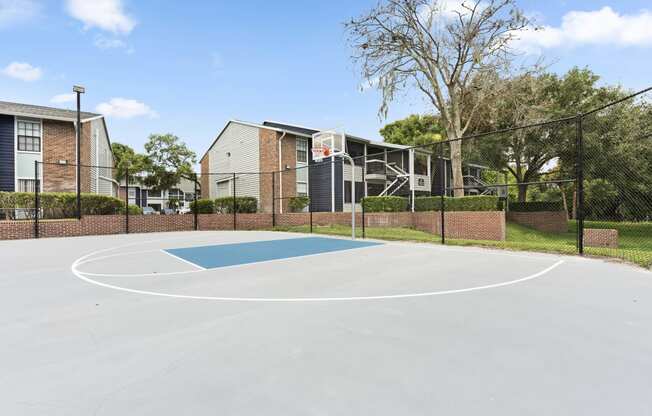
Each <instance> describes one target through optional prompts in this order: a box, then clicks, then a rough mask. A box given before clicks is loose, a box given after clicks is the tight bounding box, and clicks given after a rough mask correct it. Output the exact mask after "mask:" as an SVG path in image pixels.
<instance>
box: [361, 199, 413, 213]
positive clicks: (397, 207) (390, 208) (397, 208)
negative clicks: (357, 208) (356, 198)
mask: <svg viewBox="0 0 652 416" xmlns="http://www.w3.org/2000/svg"><path fill="white" fill-rule="evenodd" d="M362 209H364V211H365V212H401V211H407V209H408V199H407V198H403V197H401V196H368V197H365V198H362Z"/></svg>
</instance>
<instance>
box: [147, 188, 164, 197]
mask: <svg viewBox="0 0 652 416" xmlns="http://www.w3.org/2000/svg"><path fill="white" fill-rule="evenodd" d="M147 196H149V197H151V198H160V197H161V191H160V190H159V189H150V190H149V191H147Z"/></svg>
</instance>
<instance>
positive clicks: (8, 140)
mask: <svg viewBox="0 0 652 416" xmlns="http://www.w3.org/2000/svg"><path fill="white" fill-rule="evenodd" d="M14 155H15V153H14V117H13V116H7V115H2V114H0V191H5V192H13V191H14V182H15V181H14V179H15V178H14V163H15V161H14V157H15V156H14Z"/></svg>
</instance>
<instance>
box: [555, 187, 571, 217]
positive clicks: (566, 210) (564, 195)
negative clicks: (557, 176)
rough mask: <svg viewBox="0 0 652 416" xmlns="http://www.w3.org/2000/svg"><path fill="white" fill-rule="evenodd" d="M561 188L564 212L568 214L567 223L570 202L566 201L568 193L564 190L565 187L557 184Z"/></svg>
mask: <svg viewBox="0 0 652 416" xmlns="http://www.w3.org/2000/svg"><path fill="white" fill-rule="evenodd" d="M557 186H558V187H559V191H560V192H561V202H562V203H563V204H564V212H565V213H566V221H568V220H569V218H568V201H566V192H565V190H564V187H563V186H561V184H557Z"/></svg>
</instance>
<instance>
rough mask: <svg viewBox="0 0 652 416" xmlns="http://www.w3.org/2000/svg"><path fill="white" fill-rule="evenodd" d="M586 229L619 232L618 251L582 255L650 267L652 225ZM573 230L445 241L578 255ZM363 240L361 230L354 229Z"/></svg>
mask: <svg viewBox="0 0 652 416" xmlns="http://www.w3.org/2000/svg"><path fill="white" fill-rule="evenodd" d="M585 228H614V229H617V230H618V234H619V244H620V247H619V248H618V249H608V248H596V247H586V248H585V253H586V254H589V255H592V256H606V257H616V258H620V259H623V260H626V261H628V262H631V263H635V264H638V265H640V266H643V267H646V268H650V267H652V223H616V222H595V221H585ZM576 229H577V225H576V223H575V222H574V221H571V222H570V223H569V230H568V232H566V233H563V234H553V233H544V232H541V231H537V230H534V229H532V228H529V227H524V226H522V225H518V224H514V223H507V240H506V241H484V240H483V241H478V240H457V239H446V244H447V245H460V246H483V247H495V248H503V249H508V250H525V251H541V252H549V253H564V254H577V248H576ZM275 230H277V231H290V232H302V233H308V232H310V227H309V226H307V225H306V226H294V227H276V228H275ZM313 232H314V233H316V234H326V235H341V236H347V235H351V228H350V227H346V226H342V225H332V226H315V227H313ZM356 235H357V236H358V237H362V230H361V229H358V230H356ZM366 236H367V237H368V238H375V239H379V240H394V241H417V242H426V243H436V244H440V243H441V238H440V237H439V236H437V235H433V234H429V233H426V232H423V231H417V230H414V229H411V228H367V229H366Z"/></svg>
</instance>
